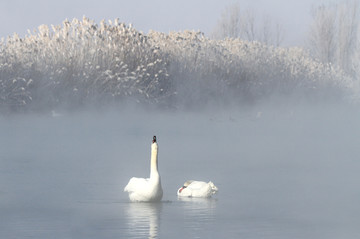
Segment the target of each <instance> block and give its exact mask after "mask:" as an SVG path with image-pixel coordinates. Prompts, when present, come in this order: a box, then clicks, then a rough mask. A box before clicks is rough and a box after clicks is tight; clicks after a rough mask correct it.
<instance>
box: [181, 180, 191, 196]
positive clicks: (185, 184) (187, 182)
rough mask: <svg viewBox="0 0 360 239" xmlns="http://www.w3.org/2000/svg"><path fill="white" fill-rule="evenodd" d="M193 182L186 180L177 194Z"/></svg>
mask: <svg viewBox="0 0 360 239" xmlns="http://www.w3.org/2000/svg"><path fill="white" fill-rule="evenodd" d="M193 181H194V180H188V181H186V182H185V183H184V185H183V186H182V187H181V188H179V190H178V192H179V193H181V191H182V190H183V189H185V188H187V187H188V186H189V185H190V184H191V183H192V182H193Z"/></svg>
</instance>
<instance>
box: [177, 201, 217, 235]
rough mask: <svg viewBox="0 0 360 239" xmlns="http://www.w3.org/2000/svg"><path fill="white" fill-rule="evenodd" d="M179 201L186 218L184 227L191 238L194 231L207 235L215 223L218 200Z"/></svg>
mask: <svg viewBox="0 0 360 239" xmlns="http://www.w3.org/2000/svg"><path fill="white" fill-rule="evenodd" d="M178 201H179V202H180V203H181V207H182V210H183V213H184V217H185V218H186V220H185V225H184V226H185V227H186V228H187V229H188V230H187V232H188V233H189V236H190V235H191V233H192V232H193V231H196V232H197V233H199V232H200V231H204V232H205V233H206V230H207V229H208V228H209V227H210V228H211V227H212V226H213V224H214V223H215V220H216V217H215V215H216V212H215V210H216V204H217V199H216V198H195V197H178Z"/></svg>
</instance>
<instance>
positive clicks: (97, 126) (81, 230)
mask: <svg viewBox="0 0 360 239" xmlns="http://www.w3.org/2000/svg"><path fill="white" fill-rule="evenodd" d="M58 113H59V115H56V117H53V116H51V115H29V114H28V115H12V116H7V117H4V116H3V117H2V118H1V119H0V127H1V129H0V130H1V132H2V133H1V137H0V145H1V146H0V147H1V150H0V198H1V200H0V211H1V218H0V237H1V238H145V237H149V238H184V237H185V238H220V237H226V238H239V237H245V238H264V237H266V238H357V237H358V236H359V235H360V230H359V228H358V225H359V223H360V216H359V215H360V213H359V211H360V207H359V203H358V202H359V199H360V191H359V188H358V186H357V182H358V181H359V176H358V172H359V169H360V162H359V160H358V155H359V153H360V148H359V147H358V138H359V136H360V128H359V127H358V126H359V123H358V122H359V120H358V119H359V116H360V111H359V110H358V109H357V108H355V107H352V106H349V105H346V106H345V105H326V104H324V105H312V106H310V105H304V106H297V107H290V106H286V107H273V106H271V107H270V106H269V105H262V106H260V105H258V106H254V107H252V108H248V109H241V110H240V109H231V110H230V109H229V110H216V111H215V110H209V111H206V112H183V111H172V112H165V111H156V112H154V111H152V110H104V111H88V112H82V113H80V112H78V113H65V112H58ZM153 135H156V136H157V137H158V143H159V148H160V151H159V170H160V174H161V177H162V186H163V189H164V197H163V200H162V202H161V203H157V204H149V203H148V204H146V203H145V204H144V203H130V202H129V200H128V196H127V194H126V193H124V192H123V188H124V186H125V185H126V183H127V182H128V180H129V179H130V177H132V176H137V177H148V176H149V166H150V144H151V139H152V136H153ZM189 179H196V180H204V181H209V180H211V181H213V182H214V183H215V185H216V186H217V187H218V188H219V193H218V195H216V196H215V197H213V198H211V199H205V200H195V199H191V198H190V199H187V200H180V199H178V198H177V196H176V190H177V189H178V188H179V187H180V186H181V185H182V184H183V183H184V182H185V181H186V180H189Z"/></svg>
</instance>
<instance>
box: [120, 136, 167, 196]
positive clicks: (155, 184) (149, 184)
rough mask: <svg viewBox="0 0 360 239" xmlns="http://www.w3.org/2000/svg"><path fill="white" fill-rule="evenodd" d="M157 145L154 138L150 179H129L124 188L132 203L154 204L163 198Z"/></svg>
mask: <svg viewBox="0 0 360 239" xmlns="http://www.w3.org/2000/svg"><path fill="white" fill-rule="evenodd" d="M157 159H158V145H157V142H156V136H154V137H153V141H152V145H151V163H150V178H135V177H133V178H131V179H130V180H129V183H128V184H127V185H126V187H125V188H124V192H128V193H129V198H130V201H132V202H156V201H160V200H161V198H162V196H163V190H162V188H161V180H160V175H159V172H158V162H157Z"/></svg>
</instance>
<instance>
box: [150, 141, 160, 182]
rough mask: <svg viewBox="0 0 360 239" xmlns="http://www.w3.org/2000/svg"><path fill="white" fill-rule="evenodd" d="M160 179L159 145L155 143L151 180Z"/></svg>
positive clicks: (153, 146) (152, 154)
mask: <svg viewBox="0 0 360 239" xmlns="http://www.w3.org/2000/svg"><path fill="white" fill-rule="evenodd" d="M154 177H159V172H158V145H157V143H156V142H155V143H153V144H152V145H151V164H150V178H154Z"/></svg>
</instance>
